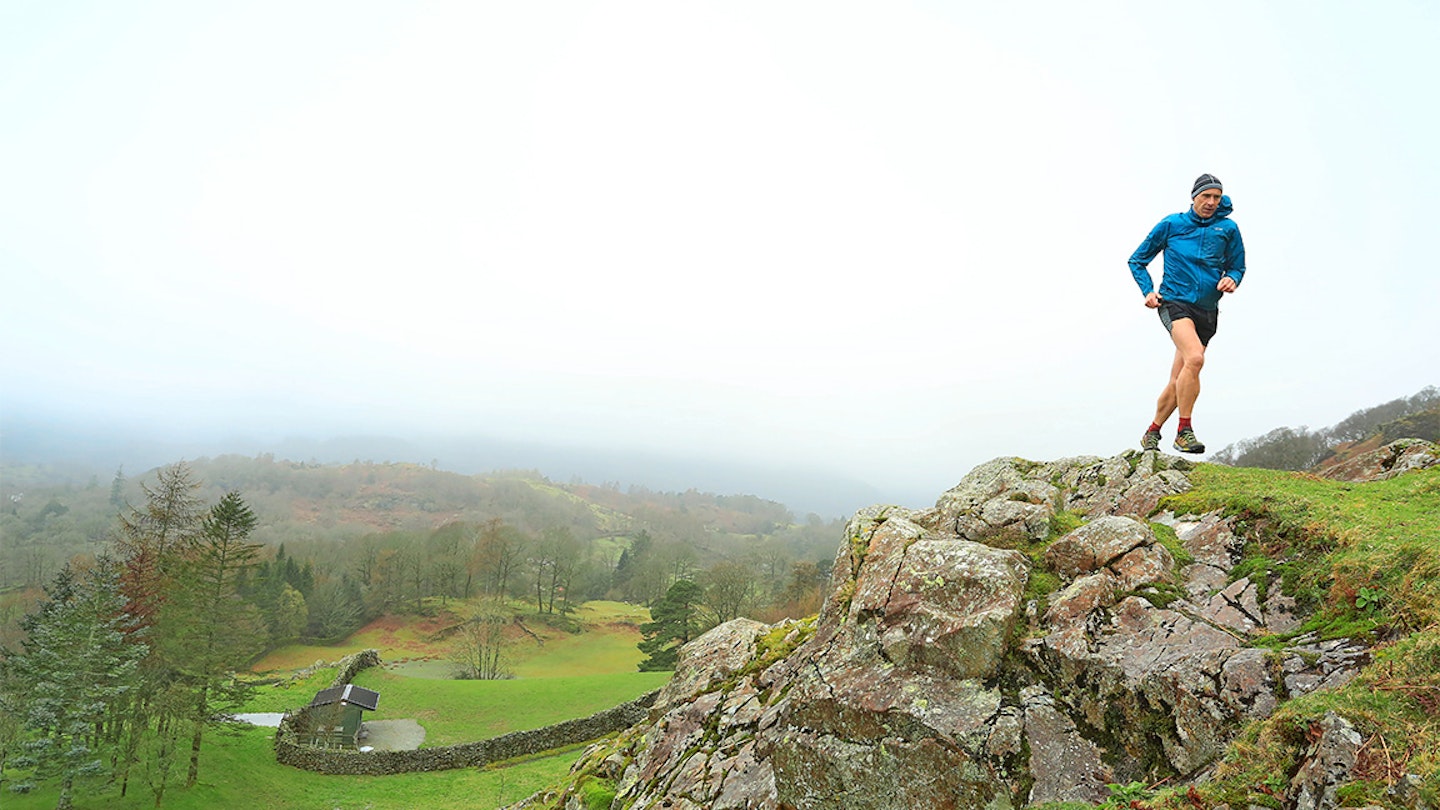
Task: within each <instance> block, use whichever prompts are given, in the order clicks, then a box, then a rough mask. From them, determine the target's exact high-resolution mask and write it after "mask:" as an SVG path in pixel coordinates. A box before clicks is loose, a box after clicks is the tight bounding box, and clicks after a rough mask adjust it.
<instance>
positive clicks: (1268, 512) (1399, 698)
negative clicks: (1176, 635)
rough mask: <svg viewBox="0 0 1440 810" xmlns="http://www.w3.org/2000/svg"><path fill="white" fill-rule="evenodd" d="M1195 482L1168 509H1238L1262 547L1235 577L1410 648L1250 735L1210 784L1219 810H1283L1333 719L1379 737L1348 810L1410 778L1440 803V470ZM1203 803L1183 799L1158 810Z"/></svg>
mask: <svg viewBox="0 0 1440 810" xmlns="http://www.w3.org/2000/svg"><path fill="white" fill-rule="evenodd" d="M1190 480H1191V483H1192V484H1193V485H1194V488H1193V489H1192V490H1191V491H1189V492H1187V493H1184V494H1181V495H1176V496H1171V497H1168V498H1166V499H1165V500H1164V501H1163V502H1162V506H1163V507H1164V508H1168V509H1173V510H1175V511H1176V512H1177V513H1186V512H1189V513H1197V514H1198V513H1203V512H1208V511H1211V510H1213V509H1221V510H1224V512H1225V513H1226V514H1227V515H1231V516H1234V517H1236V518H1238V519H1239V521H1240V523H1241V524H1242V527H1243V528H1244V529H1245V530H1246V531H1248V533H1249V534H1251V535H1252V536H1253V537H1254V538H1255V539H1253V540H1252V541H1251V542H1250V543H1249V544H1248V545H1247V547H1246V549H1245V557H1244V559H1242V560H1241V562H1240V563H1239V564H1238V565H1237V566H1236V567H1235V570H1234V571H1233V572H1232V576H1234V577H1239V576H1249V577H1251V578H1252V579H1253V580H1256V581H1258V582H1259V583H1260V584H1261V585H1262V586H1268V589H1269V590H1272V591H1273V590H1274V589H1275V588H1276V587H1277V586H1278V587H1279V588H1280V589H1281V590H1283V591H1284V592H1285V593H1287V594H1290V595H1292V596H1295V597H1297V598H1298V599H1300V600H1301V601H1302V602H1304V603H1308V604H1309V605H1310V606H1311V607H1312V608H1314V609H1315V611H1316V612H1315V614H1314V616H1313V617H1312V618H1311V619H1310V620H1309V621H1308V622H1307V623H1306V625H1305V628H1304V629H1306V630H1315V631H1318V632H1320V633H1321V634H1322V635H1324V636H1330V637H1340V636H1356V637H1361V638H1366V639H1369V640H1371V641H1373V640H1374V639H1376V638H1381V637H1388V638H1394V639H1396V640H1394V641H1391V642H1389V643H1387V644H1384V645H1382V646H1380V647H1378V648H1377V649H1376V651H1375V662H1374V663H1372V664H1371V665H1370V666H1368V667H1366V668H1365V669H1364V670H1362V671H1361V672H1360V673H1359V674H1358V675H1357V676H1356V677H1355V679H1354V680H1352V681H1351V682H1350V683H1349V684H1347V685H1346V686H1344V687H1342V688H1340V689H1337V690H1333V691H1325V692H1316V693H1312V694H1309V695H1305V696H1302V697H1299V698H1296V699H1294V700H1290V701H1287V702H1286V703H1284V704H1282V705H1281V706H1280V707H1279V708H1278V709H1277V710H1276V711H1275V713H1274V714H1273V715H1271V716H1270V717H1269V718H1267V719H1265V720H1264V721H1261V722H1257V723H1253V724H1251V725H1250V726H1249V727H1248V728H1246V729H1245V730H1244V731H1243V732H1242V733H1241V735H1240V736H1239V738H1238V739H1237V740H1236V741H1235V742H1234V743H1233V744H1232V745H1231V746H1230V748H1229V750H1228V751H1227V754H1226V756H1225V760H1224V762H1223V763H1222V764H1221V765H1220V767H1219V768H1218V770H1217V771H1216V773H1215V778H1214V779H1213V781H1211V782H1209V783H1207V784H1205V785H1203V786H1201V787H1200V798H1201V799H1202V800H1203V801H1204V802H1205V803H1206V806H1214V805H1216V804H1220V803H1222V802H1225V803H1229V804H1230V805H1231V806H1232V807H1234V806H1239V807H1244V806H1248V805H1252V804H1253V805H1257V806H1262V807H1279V806H1280V805H1281V802H1280V801H1279V799H1278V798H1277V797H1278V796H1279V795H1281V794H1283V793H1284V791H1285V788H1286V784H1287V781H1288V779H1287V777H1286V776H1285V775H1287V774H1290V773H1293V772H1294V769H1295V768H1296V767H1297V766H1298V764H1299V762H1300V758H1301V757H1302V756H1303V755H1304V753H1305V751H1306V750H1307V749H1308V748H1309V746H1310V745H1311V743H1312V742H1313V739H1312V735H1313V731H1312V729H1313V728H1314V724H1315V723H1316V722H1317V721H1318V720H1320V719H1321V718H1322V717H1324V715H1325V713H1326V712H1328V711H1332V710H1333V711H1336V712H1338V713H1339V714H1340V715H1342V716H1343V717H1345V718H1346V719H1347V720H1349V721H1350V722H1351V723H1353V724H1355V726H1356V728H1357V729H1358V730H1359V732H1360V734H1361V736H1362V737H1363V738H1364V740H1365V743H1364V746H1363V748H1362V755H1361V758H1360V761H1359V764H1358V766H1357V773H1356V776H1357V778H1356V779H1355V781H1353V782H1351V783H1349V784H1348V785H1346V786H1345V787H1344V800H1345V805H1346V806H1360V805H1363V804H1381V805H1384V806H1386V807H1390V806H1393V805H1392V804H1391V802H1392V801H1393V800H1392V799H1390V798H1389V797H1387V796H1385V794H1384V791H1385V788H1386V787H1387V785H1388V784H1389V781H1388V780H1389V779H1393V778H1395V777H1397V776H1398V775H1400V774H1403V773H1414V774H1420V775H1421V776H1422V779H1423V782H1424V787H1422V789H1421V790H1422V793H1423V794H1425V798H1426V799H1427V800H1428V801H1430V802H1436V801H1437V800H1440V468H1437V469H1430V470H1426V471H1422V472H1413V473H1407V474H1405V475H1402V476H1399V477H1397V478H1393V479H1390V480H1388V481H1374V482H1367V483H1360V484H1352V483H1343V482H1335V481H1328V480H1324V479H1319V478H1316V477H1314V476H1310V475H1306V474H1304V473H1290V472H1280V471H1273V470H1257V469H1247V468H1232V467H1223V466H1216V465H1209V464H1205V465H1200V466H1199V467H1197V469H1195V470H1194V471H1192V472H1191V474H1190ZM1277 775H1280V776H1279V777H1278V778H1277ZM1192 804H1193V803H1192V802H1191V800H1190V799H1188V798H1186V797H1185V796H1184V795H1183V794H1181V793H1178V792H1174V791H1171V792H1168V793H1165V792H1162V794H1161V795H1160V796H1158V797H1157V798H1156V800H1155V801H1154V803H1153V806H1154V807H1156V808H1189V807H1191V806H1192Z"/></svg>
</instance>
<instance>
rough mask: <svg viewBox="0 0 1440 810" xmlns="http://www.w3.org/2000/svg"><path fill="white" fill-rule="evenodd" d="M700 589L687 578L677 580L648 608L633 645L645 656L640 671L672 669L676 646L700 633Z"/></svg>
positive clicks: (679, 646)
mask: <svg viewBox="0 0 1440 810" xmlns="http://www.w3.org/2000/svg"><path fill="white" fill-rule="evenodd" d="M703 595H704V591H703V590H702V589H701V588H700V586H699V585H696V584H695V583H693V582H691V581H690V580H688V579H682V580H679V581H677V582H676V583H675V584H674V585H671V586H670V590H668V591H666V592H665V596H664V598H662V599H660V601H658V602H656V603H655V606H654V607H652V608H651V609H650V617H651V619H652V621H650V622H647V623H646V624H642V625H640V633H641V634H642V635H643V636H644V637H645V640H644V641H642V642H640V643H639V644H637V645H636V646H637V647H639V648H640V652H643V653H645V654H646V656H647V658H646V659H645V660H644V661H641V662H640V671H641V672H651V671H655V670H665V669H674V668H675V659H676V657H677V655H678V654H679V652H680V648H681V647H682V646H684V645H685V643H686V642H688V641H690V639H692V638H694V637H695V636H696V635H697V634H698V633H699V632H700V627H701V625H700V617H699V605H700V598H701V597H702V596H703Z"/></svg>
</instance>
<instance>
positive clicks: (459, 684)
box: [355, 669, 670, 748]
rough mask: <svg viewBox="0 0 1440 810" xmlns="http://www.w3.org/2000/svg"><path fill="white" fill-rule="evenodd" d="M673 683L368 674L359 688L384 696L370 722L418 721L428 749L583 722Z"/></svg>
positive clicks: (637, 678)
mask: <svg viewBox="0 0 1440 810" xmlns="http://www.w3.org/2000/svg"><path fill="white" fill-rule="evenodd" d="M669 679H670V673H668V672H627V673H624V674H620V675H613V674H612V675H577V676H574V677H569V678H524V679H516V680H513V681H441V680H435V679H433V678H407V677H405V676H403V675H396V674H395V673H392V672H386V671H385V670H383V669H370V670H366V671H365V672H362V673H360V674H359V675H358V676H356V678H355V683H356V685H358V686H363V687H365V688H366V689H374V690H375V691H377V692H379V693H380V704H379V710H378V711H376V712H373V713H370V714H367V716H366V719H368V720H395V719H401V718H414V719H415V720H418V721H420V725H422V726H424V727H425V747H426V748H433V747H436V746H442V745H455V744H457V743H463V742H470V741H472V740H481V739H487V738H490V737H498V736H499V735H501V734H507V733H509V732H511V731H521V730H523V729H527V728H540V727H541V726H548V725H552V724H554V723H559V722H561V721H563V720H570V719H572V718H575V717H585V716H588V715H591V714H594V713H595V712H598V711H602V710H604V709H608V708H610V707H612V706H616V705H618V704H621V703H624V702H626V701H628V700H634V699H635V698H637V697H639V696H640V695H643V694H645V693H646V692H649V691H650V690H652V689H659V688H660V687H661V686H664V685H665V682H666V681H668V680H669Z"/></svg>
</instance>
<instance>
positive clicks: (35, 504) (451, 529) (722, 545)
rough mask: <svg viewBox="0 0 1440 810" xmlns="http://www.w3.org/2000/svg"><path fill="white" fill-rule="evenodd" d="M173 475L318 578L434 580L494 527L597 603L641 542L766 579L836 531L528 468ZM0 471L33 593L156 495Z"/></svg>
mask: <svg viewBox="0 0 1440 810" xmlns="http://www.w3.org/2000/svg"><path fill="white" fill-rule="evenodd" d="M185 466H186V468H187V469H188V471H189V475H190V476H191V477H192V478H193V480H194V481H195V482H196V485H197V486H196V490H195V494H196V496H197V497H198V498H199V499H200V500H201V501H202V502H204V503H214V502H216V501H218V500H219V499H220V498H221V496H223V495H224V494H225V493H226V492H230V491H235V492H238V493H240V495H241V496H242V497H243V498H244V499H245V501H246V503H247V504H248V505H249V506H250V507H251V508H252V509H253V510H254V511H255V514H256V515H257V517H258V518H259V522H258V525H257V527H256V529H255V532H254V535H253V538H254V540H256V541H257V542H260V543H263V544H265V545H267V546H269V547H271V548H272V549H277V548H281V547H283V548H285V549H287V550H288V552H289V554H290V556H291V557H292V558H293V559H296V560H298V562H299V563H301V564H308V565H310V566H312V567H313V568H314V569H315V571H316V576H317V577H318V578H319V579H322V580H323V579H325V578H327V577H329V578H334V579H338V578H340V577H342V576H347V575H353V573H354V568H355V565H356V563H355V559H354V556H353V555H354V554H358V553H359V552H358V551H355V549H358V548H361V547H366V548H371V549H373V548H376V547H386V548H395V549H405V548H410V547H414V548H417V549H420V548H422V547H423V548H424V549H426V551H425V556H426V557H427V558H428V559H430V560H431V565H432V566H434V567H435V568H436V570H437V571H439V570H440V569H443V568H445V567H446V566H447V565H448V563H446V562H444V561H445V560H446V559H448V558H449V557H450V556H454V555H455V554H458V553H459V552H455V551H453V550H447V551H444V552H441V551H438V550H435V548H438V547H439V546H446V548H447V549H449V548H450V546H453V545H454V543H455V542H456V541H455V540H454V537H455V536H456V535H457V534H458V535H460V536H462V538H473V537H474V536H475V535H476V534H477V533H478V532H479V531H480V529H479V528H478V527H481V526H484V525H498V526H504V527H505V528H506V530H507V531H509V532H511V533H513V535H514V537H515V538H517V542H519V541H523V542H530V543H538V542H540V538H551V537H556V536H560V535H563V536H565V537H568V538H572V539H573V541H574V542H575V543H576V544H577V545H576V547H575V551H574V552H573V556H577V557H583V558H584V560H585V561H586V562H593V567H594V569H595V571H596V573H595V575H594V582H593V583H591V585H590V586H589V590H590V591H592V592H593V593H592V594H591V595H593V596H597V597H598V596H603V595H604V594H605V593H606V592H608V591H610V590H611V589H612V587H613V585H614V583H613V582H610V581H608V579H607V576H608V574H609V573H610V572H612V571H613V570H614V569H615V568H616V566H617V565H618V564H619V562H620V561H619V559H618V558H619V556H620V555H621V554H622V553H623V552H625V551H627V550H629V551H633V548H632V547H633V544H634V540H635V538H637V537H640V536H642V535H643V536H644V537H645V538H647V541H648V542H649V543H651V544H652V546H653V547H654V548H655V549H657V550H658V551H664V554H665V555H667V558H668V559H670V560H671V561H670V563H668V565H669V567H670V568H671V569H672V574H674V575H683V574H686V573H688V572H695V573H699V572H704V571H706V570H708V569H711V568H713V567H714V566H715V565H716V564H717V563H719V562H722V561H726V560H740V561H745V562H746V564H754V565H756V566H759V565H762V564H763V565H764V567H765V568H766V570H767V572H768V574H769V577H770V578H771V579H775V580H776V581H780V580H783V579H784V578H785V576H786V575H787V573H788V571H789V569H790V568H791V567H792V564H794V563H799V562H807V561H808V562H809V563H810V564H811V566H812V567H813V566H815V565H822V564H826V563H828V561H829V559H830V557H831V556H832V554H833V550H834V548H833V546H834V538H835V536H836V534H837V533H838V528H837V527H838V525H839V523H838V521H834V520H831V521H826V520H823V519H821V518H820V517H818V516H816V515H813V514H811V515H808V516H805V517H797V516H796V515H794V514H793V513H791V512H790V511H789V510H788V509H787V508H786V507H785V506H784V505H782V504H780V503H777V502H775V501H770V500H765V499H763V498H759V497H755V496H751V495H716V494H712V493H705V492H700V491H698V490H688V491H684V492H658V491H652V490H648V489H645V488H643V487H629V488H627V489H624V490H622V489H621V488H620V487H619V486H618V485H615V484H611V485H592V484H585V483H579V482H574V483H563V484H562V483H558V482H554V481H550V480H548V479H546V478H545V477H543V476H541V475H540V474H539V473H537V472H534V471H511V472H505V473H492V474H487V475H474V476H467V475H460V474H457V473H453V472H446V471H444V470H438V469H434V468H431V467H428V466H421V465H417V464H404V463H373V462H354V463H349V464H318V463H309V462H294V461H286V460H282V459H277V458H275V457H273V456H269V455H265V456H258V457H253V458H251V457H244V456H221V457H217V458H202V459H198V460H196V461H194V462H191V463H189V464H187V465H185ZM167 469H169V468H167ZM0 472H3V475H0V479H3V480H0V505H3V507H0V589H3V588H6V587H15V586H28V587H34V586H38V585H40V584H42V583H44V582H46V581H47V580H48V579H49V578H50V577H51V576H53V574H54V572H55V571H56V570H57V569H58V568H59V567H60V565H62V564H63V563H64V561H66V560H67V559H70V558H72V557H74V556H76V555H94V554H98V553H100V552H102V551H104V550H105V549H106V548H107V547H108V544H109V542H110V540H111V539H112V537H113V535H114V533H115V531H116V528H117V524H118V519H119V517H120V516H121V515H123V514H125V513H126V512H127V511H130V510H133V509H134V508H135V507H136V505H139V504H143V503H144V502H145V499H146V495H147V492H149V491H152V490H153V488H154V487H155V486H156V473H155V472H153V471H152V472H148V473H144V474H140V475H136V476H134V477H130V476H128V475H126V474H125V472H124V471H123V470H121V471H119V472H118V473H117V472H116V471H111V472H110V474H109V475H105V476H102V475H99V474H95V473H91V474H88V475H83V476H80V475H76V474H75V471H74V470H70V471H69V472H63V471H60V470H57V469H55V468H50V467H40V466H34V465H16V464H11V463H8V462H7V464H6V465H5V466H4V467H3V470H0ZM432 547H434V548H432ZM658 551H657V553H658ZM457 559H458V558H457ZM430 579H433V580H434V581H430V582H426V583H422V584H420V585H418V586H417V587H420V588H423V589H427V593H430V595H436V596H439V595H442V594H447V595H448V592H447V589H446V586H445V585H443V584H442V583H440V581H439V580H440V579H441V576H440V575H439V574H436V575H435V576H434V577H431V578H430ZM761 579H762V577H760V576H759V575H758V574H757V576H756V580H757V581H760V580H761ZM367 584H368V583H367ZM782 584H783V583H782ZM664 585H668V581H667V582H664ZM657 587H659V586H657ZM456 595H458V594H456ZM619 595H622V596H634V597H638V598H639V600H640V601H648V598H649V596H650V594H646V593H640V592H635V593H620V594H619ZM377 607H378V606H377Z"/></svg>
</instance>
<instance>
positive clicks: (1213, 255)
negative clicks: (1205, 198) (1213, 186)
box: [1130, 195, 1245, 309]
mask: <svg viewBox="0 0 1440 810" xmlns="http://www.w3.org/2000/svg"><path fill="white" fill-rule="evenodd" d="M1234 210H1235V209H1234V208H1233V207H1231V205H1230V197H1229V195H1226V196H1224V197H1221V198H1220V206H1219V207H1218V208H1216V209H1215V214H1214V216H1211V217H1209V218H1207V219H1201V218H1200V217H1199V216H1198V215H1197V214H1196V213H1195V209H1194V208H1188V209H1186V210H1184V211H1182V212H1180V213H1178V214H1171V215H1170V216H1168V217H1165V218H1164V219H1162V220H1160V224H1158V225H1156V226H1155V227H1154V228H1152V229H1151V230H1150V235H1149V236H1147V237H1145V241H1144V242H1141V243H1140V247H1138V248H1135V252H1134V253H1132V254H1131V255H1130V273H1131V275H1133V276H1135V283H1136V284H1139V285H1140V294H1141V295H1149V294H1150V293H1151V292H1152V291H1153V290H1154V289H1155V282H1154V279H1152V278H1150V270H1149V269H1148V268H1149V266H1150V260H1151V259H1154V258H1155V254H1157V253H1159V252H1160V251H1162V250H1163V251H1165V275H1164V277H1163V278H1162V279H1161V281H1160V297H1161V298H1163V299H1165V300H1166V301H1184V302H1186V303H1189V304H1194V305H1195V306H1197V307H1200V308H1201V309H1219V308H1220V295H1221V293H1220V291H1219V290H1217V289H1215V285H1216V284H1219V283H1220V278H1221V276H1229V277H1230V278H1233V279H1235V283H1236V284H1239V283H1240V279H1241V278H1243V277H1244V275H1245V243H1244V242H1243V241H1241V239H1240V226H1238V225H1236V224H1235V223H1234V222H1232V221H1231V220H1230V219H1229V216H1230V212H1231V211H1234Z"/></svg>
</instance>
